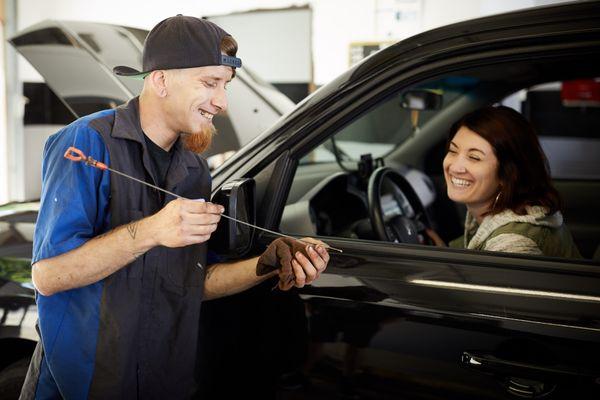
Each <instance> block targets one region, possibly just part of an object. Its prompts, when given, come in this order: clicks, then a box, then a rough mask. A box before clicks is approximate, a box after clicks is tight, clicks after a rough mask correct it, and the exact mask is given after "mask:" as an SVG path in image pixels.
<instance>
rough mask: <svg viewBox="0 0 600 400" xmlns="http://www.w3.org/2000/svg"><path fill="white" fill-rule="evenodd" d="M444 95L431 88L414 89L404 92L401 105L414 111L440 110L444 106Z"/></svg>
mask: <svg viewBox="0 0 600 400" xmlns="http://www.w3.org/2000/svg"><path fill="white" fill-rule="evenodd" d="M442 104H443V96H442V95H441V94H440V93H438V92H437V91H434V90H430V89H414V90H409V91H407V92H405V93H404V94H402V102H401V103H400V106H401V107H402V108H407V109H409V110H414V111H428V110H439V109H440V108H442Z"/></svg>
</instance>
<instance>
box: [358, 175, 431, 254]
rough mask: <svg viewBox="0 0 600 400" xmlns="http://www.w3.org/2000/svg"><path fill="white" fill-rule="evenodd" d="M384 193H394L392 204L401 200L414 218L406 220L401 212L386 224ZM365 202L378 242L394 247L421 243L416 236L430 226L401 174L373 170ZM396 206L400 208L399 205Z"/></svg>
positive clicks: (407, 217)
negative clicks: (398, 244)
mask: <svg viewBox="0 0 600 400" xmlns="http://www.w3.org/2000/svg"><path fill="white" fill-rule="evenodd" d="M384 189H386V192H388V193H389V192H390V191H392V192H395V193H391V195H392V196H393V197H394V199H395V201H396V202H397V201H398V197H402V196H404V197H405V198H406V200H407V201H408V204H409V205H410V207H411V208H412V209H413V211H414V215H411V216H410V217H409V216H407V215H404V214H405V213H404V211H402V212H401V213H400V215H396V216H394V217H392V218H390V219H388V220H386V216H385V214H384V210H383V207H382V201H381V199H382V195H383V194H384ZM367 198H368V201H369V214H370V217H371V225H372V226H373V231H374V232H375V234H376V235H377V236H378V237H379V239H380V240H383V241H387V242H396V243H412V244H420V243H421V241H420V240H419V234H420V233H421V232H423V231H424V230H425V229H426V228H427V227H428V226H431V221H429V218H428V217H427V213H426V212H425V207H423V203H421V200H420V199H419V196H417V193H416V192H415V190H414V189H413V187H412V186H411V184H410V183H409V182H408V181H407V180H406V178H405V177H404V176H402V174H400V173H399V172H396V171H395V170H393V169H391V168H389V167H379V168H377V169H376V170H375V171H374V172H373V174H372V175H371V177H370V178H369V186H368V189H367ZM398 206H399V207H400V204H398ZM400 208H401V207H400ZM401 210H402V208H401Z"/></svg>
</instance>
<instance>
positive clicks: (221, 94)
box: [212, 87, 227, 112]
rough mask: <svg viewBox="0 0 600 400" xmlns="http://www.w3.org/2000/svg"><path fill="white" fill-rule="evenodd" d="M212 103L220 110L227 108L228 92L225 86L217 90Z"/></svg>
mask: <svg viewBox="0 0 600 400" xmlns="http://www.w3.org/2000/svg"><path fill="white" fill-rule="evenodd" d="M212 105H213V106H215V107H217V108H218V109H219V112H223V111H225V110H227V92H225V88H224V87H219V88H218V89H217V90H215V92H214V95H213V97H212Z"/></svg>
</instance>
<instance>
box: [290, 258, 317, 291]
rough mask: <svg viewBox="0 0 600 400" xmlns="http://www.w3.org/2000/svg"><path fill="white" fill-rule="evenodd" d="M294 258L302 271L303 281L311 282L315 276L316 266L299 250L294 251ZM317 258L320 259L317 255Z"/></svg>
mask: <svg viewBox="0 0 600 400" xmlns="http://www.w3.org/2000/svg"><path fill="white" fill-rule="evenodd" d="M317 257H318V256H317ZM294 260H295V261H296V263H297V265H299V266H300V269H301V270H302V273H303V274H304V283H311V282H312V281H314V280H315V278H316V277H317V273H318V270H317V268H316V266H315V265H313V263H312V262H311V260H309V259H308V258H306V256H304V254H302V253H301V252H297V253H296V256H295V259H294ZM319 260H320V257H319ZM292 265H293V264H292ZM295 272H296V270H295V269H294V273H295ZM297 277H298V276H297V275H296V278H297Z"/></svg>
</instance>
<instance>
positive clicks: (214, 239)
mask: <svg viewBox="0 0 600 400" xmlns="http://www.w3.org/2000/svg"><path fill="white" fill-rule="evenodd" d="M254 191H255V182H254V179H252V178H240V179H234V180H232V181H229V182H226V183H225V184H223V185H222V186H221V187H220V188H219V190H218V191H217V193H215V195H214V196H213V198H212V200H211V201H212V202H213V203H216V204H221V205H222V206H223V207H225V212H224V214H225V215H227V216H229V217H232V218H235V219H237V220H240V221H244V222H247V223H249V224H255V223H256V205H255V196H254ZM254 231H255V229H254V228H252V227H249V226H247V225H244V224H239V223H237V222H235V221H232V220H230V219H228V218H221V221H220V222H219V226H218V227H217V230H216V231H215V232H214V233H213V234H212V236H211V242H210V244H211V246H210V249H211V250H212V251H215V252H216V253H217V254H218V255H219V256H220V257H223V258H224V259H232V258H240V257H243V256H245V255H246V254H248V253H249V252H250V251H251V250H252V247H253V244H254Z"/></svg>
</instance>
